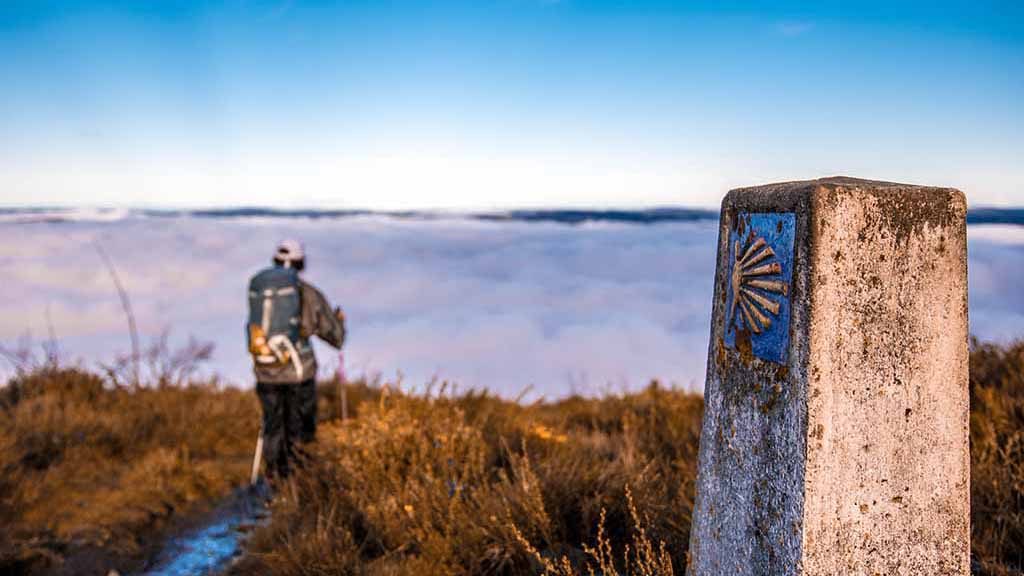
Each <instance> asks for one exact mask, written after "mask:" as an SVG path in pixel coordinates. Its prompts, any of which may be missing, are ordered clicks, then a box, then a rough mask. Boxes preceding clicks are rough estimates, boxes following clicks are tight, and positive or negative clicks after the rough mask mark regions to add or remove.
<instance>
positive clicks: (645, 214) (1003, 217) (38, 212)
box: [0, 207, 1024, 225]
mask: <svg viewBox="0 0 1024 576" xmlns="http://www.w3.org/2000/svg"><path fill="white" fill-rule="evenodd" d="M375 216H376V217H383V218H394V219H400V220H460V219H465V220H476V221H484V222H551V223H558V224H567V225H577V224H585V223H592V222H612V223H619V224H637V225H647V224H662V223H667V222H694V221H702V220H717V219H718V211H717V210H709V209H706V208H678V207H677V208H649V209H637V210H625V209H616V210H590V209H551V210H546V209H536V210H507V211H487V212H444V211H431V210H404V211H374V210H358V209H342V210H321V209H283V208H265V207H239V208H210V209H199V210H161V209H113V208H109V209H108V208H38V207H35V208H33V207H26V208H0V223H3V222H15V223H41V222H48V223H57V222H110V221H117V220H121V219H125V218H133V217H134V218H211V219H235V218H307V219H313V220H320V219H338V220H340V219H344V218H355V217H375ZM967 223H968V224H1014V225H1024V207H1022V208H972V209H970V210H968V212H967Z"/></svg>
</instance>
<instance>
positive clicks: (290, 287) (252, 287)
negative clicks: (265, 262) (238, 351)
mask: <svg viewBox="0 0 1024 576" xmlns="http://www.w3.org/2000/svg"><path fill="white" fill-rule="evenodd" d="M300 290H301V288H300V283H299V274H298V272H296V271H295V270H294V269H292V268H284V267H281V266H274V267H271V268H267V269H265V270H263V271H262V272H260V273H259V274H256V275H255V276H253V277H252V279H251V280H249V323H248V326H247V328H246V332H247V333H248V336H249V352H250V353H251V354H252V357H253V361H254V362H256V363H257V364H260V365H264V366H283V365H285V364H288V363H291V364H292V365H294V366H295V371H296V372H297V374H298V377H299V378H300V379H301V378H302V377H303V374H302V360H301V359H300V358H299V346H300V335H299V323H300V322H301V317H302V295H301V293H300Z"/></svg>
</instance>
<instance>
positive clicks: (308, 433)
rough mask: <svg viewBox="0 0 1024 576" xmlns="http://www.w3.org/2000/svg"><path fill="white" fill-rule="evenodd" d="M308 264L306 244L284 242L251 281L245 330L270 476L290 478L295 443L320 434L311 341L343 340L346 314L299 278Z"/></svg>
mask: <svg viewBox="0 0 1024 576" xmlns="http://www.w3.org/2000/svg"><path fill="white" fill-rule="evenodd" d="M305 265H306V259H305V254H304V250H303V247H302V244H301V243H299V242H298V241H296V240H285V241H283V242H281V244H280V245H279V246H278V247H277V251H276V252H275V253H274V258H273V266H271V267H269V268H266V269H264V270H262V271H261V272H259V273H258V274H256V275H255V276H253V277H252V279H251V280H250V281H249V322H248V325H247V327H246V332H247V334H248V339H249V352H250V353H251V354H252V357H253V371H254V372H255V374H256V393H257V394H258V395H259V398H260V404H261V405H262V407H263V431H262V443H263V460H264V461H265V462H266V470H267V477H268V479H270V480H274V479H276V478H285V477H287V476H288V474H289V472H290V468H291V464H292V462H293V461H294V458H295V454H296V449H297V444H304V443H307V442H311V441H312V440H314V438H315V436H316V370H317V365H316V357H315V356H314V354H313V347H312V345H311V343H310V340H309V339H310V338H311V337H312V336H318V337H319V338H321V339H322V340H324V341H325V342H327V343H328V344H330V345H331V346H333V347H335V348H340V347H341V345H342V344H343V343H344V341H345V316H344V314H343V313H342V312H341V309H340V308H335V309H334V310H332V309H331V307H330V305H329V304H328V303H327V299H326V298H324V296H323V294H321V293H320V291H319V290H317V289H316V288H314V287H313V286H312V285H311V284H309V283H307V282H305V281H304V280H303V279H302V278H300V276H299V273H300V272H302V271H303V269H304V268H305ZM254 474H255V470H254Z"/></svg>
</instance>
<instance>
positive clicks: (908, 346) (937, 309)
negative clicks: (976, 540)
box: [687, 178, 970, 576]
mask: <svg viewBox="0 0 1024 576" xmlns="http://www.w3.org/2000/svg"><path fill="white" fill-rule="evenodd" d="M965 213H966V203H965V200H964V196H963V194H962V193H961V192H959V191H957V190H953V189H949V188H926V187H919V186H910V185H905V184H893V183H889V182H871V181H865V180H856V179H852V178H827V179H822V180H813V181H807V182H788V183H783V184H771V185H767V186H760V187H756V188H742V189H738V190H733V191H731V192H729V194H728V195H727V196H726V197H725V199H724V200H723V202H722V213H721V223H720V228H719V240H718V271H717V273H716V276H715V296H714V305H713V313H712V322H711V344H710V347H709V358H708V369H707V383H706V385H705V390H704V397H705V410H704V422H703V428H702V432H701V444H700V457H699V473H698V479H697V502H696V508H695V511H694V519H693V527H692V533H691V539H690V558H689V565H688V569H687V573H688V574H690V575H691V576H722V575H726V574H729V575H733V574H737V575H759V576H762V575H763V576H775V575H783V574H793V575H805V576H824V575H829V576H833V575H843V576H846V575H853V574H865V575H871V576H874V575H882V576H893V575H903V574H905V575H927V576H945V575H953V574H955V575H958V576H959V575H963V576H967V575H968V574H969V568H970V532H969V526H970V509H969V507H970V474H969V465H970V461H969V454H968V444H967V434H968V396H967V360H968V359H967V236H966V227H965V223H964V221H965V220H964V218H965Z"/></svg>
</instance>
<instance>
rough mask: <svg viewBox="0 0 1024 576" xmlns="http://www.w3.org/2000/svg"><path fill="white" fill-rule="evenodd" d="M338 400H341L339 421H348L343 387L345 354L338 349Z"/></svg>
mask: <svg viewBox="0 0 1024 576" xmlns="http://www.w3.org/2000/svg"><path fill="white" fill-rule="evenodd" d="M338 398H339V399H340V400H341V420H342V421H345V420H348V390H347V389H346V386H345V352H344V351H343V350H342V349H341V348H338Z"/></svg>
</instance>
